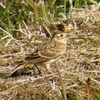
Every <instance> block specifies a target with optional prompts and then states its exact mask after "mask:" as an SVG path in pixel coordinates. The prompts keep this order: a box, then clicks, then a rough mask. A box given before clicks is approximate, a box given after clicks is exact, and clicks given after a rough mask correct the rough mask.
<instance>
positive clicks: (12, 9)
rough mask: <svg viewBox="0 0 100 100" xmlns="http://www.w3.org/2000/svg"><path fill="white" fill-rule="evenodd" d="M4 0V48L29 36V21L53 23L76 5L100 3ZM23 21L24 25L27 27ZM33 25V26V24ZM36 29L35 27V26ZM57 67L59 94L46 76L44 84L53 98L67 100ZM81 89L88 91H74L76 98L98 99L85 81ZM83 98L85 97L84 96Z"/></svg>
mask: <svg viewBox="0 0 100 100" xmlns="http://www.w3.org/2000/svg"><path fill="white" fill-rule="evenodd" d="M4 1H5V0H4ZM4 1H1V2H0V39H1V40H0V45H3V46H5V47H7V46H8V45H9V44H10V43H11V42H12V41H14V43H15V42H16V44H17V43H18V42H17V39H18V40H20V38H22V37H24V38H26V36H30V34H29V33H28V32H26V31H25V30H27V27H30V24H31V23H32V24H33V23H34V24H37V23H39V24H38V26H39V25H41V24H42V23H45V24H47V25H48V23H53V22H56V21H58V19H59V18H60V17H59V16H60V14H64V16H67V15H68V14H71V13H72V11H73V10H74V9H76V8H77V9H78V8H82V7H83V6H84V5H92V4H97V3H96V1H97V2H99V0H95V1H94V0H47V1H45V2H44V0H38V1H36V2H33V0H26V1H24V0H23V1H20V0H11V2H9V0H6V1H5V2H4ZM66 5H67V6H66ZM41 12H42V13H41ZM24 23H25V24H26V26H25V24H24ZM23 28H24V29H25V30H24V29H23ZM32 28H34V25H33V27H32ZM89 28H90V27H89ZM93 28H94V27H93ZM22 29H23V30H22ZM35 29H36V30H37V27H36V28H35ZM85 29H86V28H85ZM85 29H84V30H85ZM96 29H97V28H96ZM21 31H22V32H23V33H24V32H26V33H25V34H26V36H24V35H23V34H21ZM94 35H95V33H94ZM91 38H94V37H91ZM95 39H96V38H95ZM27 40H28V39H27ZM82 41H83V40H82ZM86 41H87V40H86ZM90 41H92V40H90ZM98 41H99V40H98V38H97V41H94V42H96V46H98V43H99V42H98ZM92 42H93V41H92ZM12 43H13V42H12ZM77 43H79V44H80V43H81V41H79V42H77ZM88 43H90V42H88ZM10 45H11V44H10ZM13 48H14V47H13ZM24 49H30V47H27V46H26V47H25V48H24ZM12 51H13V52H14V50H12ZM16 51H17V50H16ZM2 52H4V51H2ZM91 55H92V54H91ZM94 55H95V53H94ZM81 56H82V55H81ZM56 68H57V72H58V76H59V77H58V79H59V82H60V87H61V88H60V93H55V90H53V88H52V85H51V83H50V81H49V79H48V77H46V80H47V83H48V84H49V87H50V90H51V92H52V97H53V99H54V100H57V99H58V98H59V100H60V99H62V100H67V99H68V96H67V91H66V88H65V83H63V78H62V76H61V73H60V71H59V68H58V67H56ZM37 81H38V78H37ZM91 81H93V80H91ZM93 82H94V81H93ZM83 83H84V84H85V82H83ZM43 84H44V83H42V84H41V86H42V85H43ZM66 84H67V83H66ZM36 86H37V87H38V84H36ZM8 87H9V86H8ZM6 88H7V87H6ZM33 88H34V87H33ZM70 90H71V89H70ZM26 91H28V90H27V89H25V91H24V86H23V88H22V89H21V91H20V92H21V93H22V94H23V93H24V92H25V93H26ZM31 91H32V90H31ZM41 91H42V90H41ZM82 91H88V92H86V93H87V95H86V96H85V97H84V96H83V95H82V93H80V94H81V96H79V95H78V93H76V94H74V95H75V98H76V100H85V99H87V100H92V99H91V97H90V95H92V96H93V97H94V98H96V100H100V94H99V93H96V92H95V91H94V90H93V89H92V90H91V88H90V87H89V86H88V84H86V89H85V87H83V90H82ZM38 92H39V91H38ZM72 92H73V91H72ZM27 93H28V92H27ZM32 93H33V92H32ZM33 94H34V93H33ZM41 94H42V92H41ZM41 94H39V95H41ZM14 95H15V94H14ZM57 96H58V97H57ZM60 96H61V98H60ZM47 97H48V96H47ZM49 97H50V96H49ZM83 97H84V98H85V99H83Z"/></svg>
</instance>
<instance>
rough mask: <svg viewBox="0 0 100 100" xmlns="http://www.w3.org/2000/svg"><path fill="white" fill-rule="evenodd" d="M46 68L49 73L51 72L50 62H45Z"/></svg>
mask: <svg viewBox="0 0 100 100" xmlns="http://www.w3.org/2000/svg"><path fill="white" fill-rule="evenodd" d="M46 70H47V71H49V73H51V74H53V72H52V71H51V67H50V64H46Z"/></svg>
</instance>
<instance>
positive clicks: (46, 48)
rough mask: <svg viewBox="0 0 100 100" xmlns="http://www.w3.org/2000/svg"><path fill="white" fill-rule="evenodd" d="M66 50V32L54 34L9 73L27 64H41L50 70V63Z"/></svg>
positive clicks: (11, 74)
mask: <svg viewBox="0 0 100 100" xmlns="http://www.w3.org/2000/svg"><path fill="white" fill-rule="evenodd" d="M65 52H66V33H59V34H56V35H55V36H54V37H53V38H52V39H51V40H50V41H49V42H47V43H43V44H41V46H40V47H38V48H37V49H36V51H35V52H33V53H31V54H30V55H28V56H27V57H26V58H25V59H24V60H23V61H21V62H20V63H19V64H18V65H17V66H16V67H15V68H14V69H13V70H12V71H11V73H10V74H9V76H13V74H14V73H15V72H16V71H18V70H19V69H22V68H24V66H25V65H27V64H43V65H45V66H46V69H47V70H48V71H49V72H51V70H50V64H51V63H53V62H55V61H56V60H58V59H59V58H60V57H61V56H62V55H63V54H64V53H65Z"/></svg>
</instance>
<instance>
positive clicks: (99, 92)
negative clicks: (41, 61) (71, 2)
mask: <svg viewBox="0 0 100 100" xmlns="http://www.w3.org/2000/svg"><path fill="white" fill-rule="evenodd" d="M0 31H3V32H5V33H6V34H7V35H6V36H5V37H0V38H1V40H0V41H1V42H2V41H3V40H4V39H5V38H7V43H6V44H5V46H2V45H0V99H1V100H53V98H54V97H55V98H56V99H57V100H63V92H62V90H63V86H64V89H65V91H66V96H67V100H86V99H87V100H99V99H100V39H99V37H100V5H98V6H97V5H96V6H94V5H93V6H90V7H87V6H86V7H85V8H84V9H82V10H81V11H80V12H76V11H75V12H74V11H73V12H72V13H71V14H69V15H68V16H67V17H66V18H65V16H62V18H59V20H58V21H57V22H52V23H50V22H48V23H46V24H39V23H37V24H33V23H30V24H29V25H26V24H25V23H24V22H23V23H22V25H21V27H20V30H13V31H14V32H16V31H17V32H19V34H20V37H19V38H18V39H15V38H14V37H13V36H12V35H11V34H9V33H8V32H6V31H5V30H3V29H2V28H0ZM56 32H59V33H60V32H65V33H66V34H67V36H68V37H67V45H66V48H67V50H66V53H65V54H64V55H63V56H62V58H61V59H59V60H58V61H56V62H55V63H53V64H52V65H51V70H52V72H53V74H54V75H53V74H49V73H48V72H46V70H45V67H44V66H41V65H38V67H39V69H40V71H41V74H38V71H37V69H36V68H35V67H33V65H28V66H25V68H24V69H22V70H20V71H18V72H17V74H16V75H18V76H16V77H9V78H5V77H6V76H7V75H8V74H9V73H10V71H11V70H12V69H13V68H14V67H15V66H16V64H17V62H18V61H22V60H23V59H24V58H25V56H26V55H28V54H30V53H31V52H34V50H35V49H36V48H38V46H40V44H41V43H44V42H47V41H49V39H50V38H51V36H52V35H53V34H55V33H56ZM60 76H61V77H60ZM61 80H62V81H63V84H62V83H61ZM62 85H63V86H62ZM53 95H54V96H53ZM96 98H97V99H96Z"/></svg>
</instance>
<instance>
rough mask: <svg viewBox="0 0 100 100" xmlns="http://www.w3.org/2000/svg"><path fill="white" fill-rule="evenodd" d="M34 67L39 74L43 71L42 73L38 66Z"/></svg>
mask: <svg viewBox="0 0 100 100" xmlns="http://www.w3.org/2000/svg"><path fill="white" fill-rule="evenodd" d="M34 66H35V67H36V68H37V70H38V73H39V74H41V71H40V69H39V68H38V66H37V65H36V64H34Z"/></svg>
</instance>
